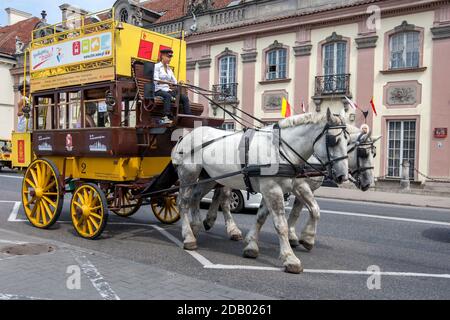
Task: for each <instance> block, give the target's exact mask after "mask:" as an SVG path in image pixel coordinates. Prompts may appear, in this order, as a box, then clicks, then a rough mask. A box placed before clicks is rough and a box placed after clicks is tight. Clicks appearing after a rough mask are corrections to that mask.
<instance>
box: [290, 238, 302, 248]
mask: <svg viewBox="0 0 450 320" xmlns="http://www.w3.org/2000/svg"><path fill="white" fill-rule="evenodd" d="M289 244H290V245H291V247H292V248H297V247H298V246H299V245H300V243H299V242H298V240H295V239H293V240H291V239H289Z"/></svg>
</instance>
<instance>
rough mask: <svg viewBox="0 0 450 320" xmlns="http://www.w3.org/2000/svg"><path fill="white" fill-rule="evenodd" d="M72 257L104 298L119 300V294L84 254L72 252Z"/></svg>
mask: <svg viewBox="0 0 450 320" xmlns="http://www.w3.org/2000/svg"><path fill="white" fill-rule="evenodd" d="M72 254H73V257H74V258H75V260H76V261H77V263H78V264H79V265H80V267H81V270H83V273H84V274H85V275H86V276H87V277H88V279H89V280H90V281H91V283H92V286H93V287H94V288H95V290H97V292H98V293H99V294H100V296H101V297H102V298H103V299H104V300H120V298H119V296H118V295H117V294H116V293H115V292H114V290H113V289H112V288H111V286H110V285H109V283H108V282H106V280H105V279H104V278H103V276H102V275H101V274H100V272H99V271H98V270H97V268H96V267H95V266H94V265H93V264H92V263H91V262H90V261H89V260H88V258H86V256H84V255H81V254H77V253H72Z"/></svg>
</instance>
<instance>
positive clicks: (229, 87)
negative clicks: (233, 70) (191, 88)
mask: <svg viewBox="0 0 450 320" xmlns="http://www.w3.org/2000/svg"><path fill="white" fill-rule="evenodd" d="M237 87H238V84H237V83H226V84H216V85H213V87H212V91H213V92H214V96H213V100H214V101H216V102H225V103H226V102H237Z"/></svg>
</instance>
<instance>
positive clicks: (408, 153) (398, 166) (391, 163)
mask: <svg viewBox="0 0 450 320" xmlns="http://www.w3.org/2000/svg"><path fill="white" fill-rule="evenodd" d="M388 143H389V144H388V174H387V175H388V177H392V178H400V177H401V176H402V163H403V161H405V160H407V161H409V164H410V172H409V175H410V178H411V179H414V169H413V168H415V159H416V121H415V120H406V121H397V120H396V121H388Z"/></svg>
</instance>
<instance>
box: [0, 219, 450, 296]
mask: <svg viewBox="0 0 450 320" xmlns="http://www.w3.org/2000/svg"><path fill="white" fill-rule="evenodd" d="M324 212H328V213H331V214H334V213H335V212H334V211H329V210H326V211H325V210H324ZM339 214H341V213H340V212H339ZM342 214H344V215H358V216H359V215H360V214H351V213H342ZM362 216H366V215H362ZM369 216H370V215H369ZM370 218H372V216H370ZM374 218H379V217H378V216H374ZM388 218H389V217H388ZM398 219H402V221H403V218H398ZM409 220H413V221H412V222H420V223H427V222H428V221H426V220H414V219H408V221H409ZM23 221H27V220H23ZM423 221H425V222H423ZM58 223H63V224H68V223H71V222H70V221H59V222H58ZM439 223H440V222H438V224H439ZM109 224H110V225H128V226H139V227H151V228H153V229H155V230H157V231H158V232H160V233H161V234H162V235H164V236H165V237H166V238H167V239H169V240H170V241H171V242H173V243H174V244H176V245H177V246H178V247H180V248H183V243H182V242H181V241H180V240H179V239H177V238H176V237H174V236H173V235H171V234H170V233H169V232H167V231H166V230H164V229H163V228H161V227H159V226H157V225H147V224H142V223H132V222H111V223H109ZM184 251H185V252H187V253H188V254H189V255H191V256H192V257H193V258H194V259H195V260H196V261H197V262H199V263H200V265H201V266H202V267H203V268H204V269H216V270H254V271H276V272H284V268H277V267H263V266H249V265H226V264H214V263H213V262H211V261H209V260H208V259H207V258H205V257H204V256H203V255H201V254H200V253H199V252H197V251H188V250H184ZM83 258H84V259H86V260H85V261H86V262H87V264H86V266H88V267H90V268H91V269H89V268H88V269H86V271H92V273H93V275H97V278H95V277H93V278H92V279H91V278H90V280H91V282H92V283H93V285H94V287H95V288H96V289H97V286H96V284H95V283H96V282H93V279H94V281H97V280H96V279H98V280H103V277H102V276H101V275H100V274H99V273H98V271H97V269H96V268H95V267H94V266H93V265H92V264H91V263H90V262H89V260H87V258H86V257H85V256H83ZM0 260H1V259H0ZM5 260H6V259H5ZM77 262H78V260H77ZM78 263H79V264H80V265H83V264H82V263H81V262H78ZM81 268H82V270H83V272H84V273H86V272H85V269H84V268H83V266H81ZM92 268H93V269H92ZM95 272H97V274H96V273H95ZM303 273H315V274H336V275H339V274H340V275H342V274H347V275H363V276H371V275H374V274H376V275H380V276H393V277H422V278H441V279H450V274H445V273H443V274H439V273H437V274H436V273H417V272H391V271H384V272H375V273H374V272H370V271H358V270H327V269H304V270H303ZM88 277H89V276H88ZM101 283H102V282H101V281H100V284H101ZM103 283H105V284H106V285H107V287H106V288H110V287H109V285H108V284H107V283H106V281H105V282H103ZM97 285H98V283H97ZM97 290H98V289H97ZM111 291H112V289H111ZM112 293H113V295H108V296H109V297H111V296H112V297H114V295H115V293H114V291H112ZM107 294H108V293H107V292H105V293H103V294H102V293H100V295H102V296H104V295H105V296H106V295H107ZM116 296H117V295H116ZM117 298H118V299H120V298H119V297H117ZM118 299H117V300H118Z"/></svg>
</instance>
